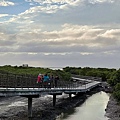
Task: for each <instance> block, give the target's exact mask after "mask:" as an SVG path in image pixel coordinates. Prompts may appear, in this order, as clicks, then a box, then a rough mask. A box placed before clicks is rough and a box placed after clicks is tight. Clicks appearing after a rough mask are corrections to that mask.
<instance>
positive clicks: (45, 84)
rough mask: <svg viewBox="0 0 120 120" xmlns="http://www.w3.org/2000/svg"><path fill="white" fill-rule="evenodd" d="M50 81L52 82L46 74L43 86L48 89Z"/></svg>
mask: <svg viewBox="0 0 120 120" xmlns="http://www.w3.org/2000/svg"><path fill="white" fill-rule="evenodd" d="M49 80H50V78H49V76H48V75H47V74H45V75H44V77H43V84H44V87H45V88H47V87H48V82H49Z"/></svg>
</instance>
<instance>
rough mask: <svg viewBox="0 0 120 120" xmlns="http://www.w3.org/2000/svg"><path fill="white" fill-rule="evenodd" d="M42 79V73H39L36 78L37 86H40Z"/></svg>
mask: <svg viewBox="0 0 120 120" xmlns="http://www.w3.org/2000/svg"><path fill="white" fill-rule="evenodd" d="M42 80H43V77H42V74H41V73H39V75H38V78H37V83H38V85H39V87H42Z"/></svg>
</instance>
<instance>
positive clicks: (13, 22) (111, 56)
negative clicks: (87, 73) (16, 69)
mask: <svg viewBox="0 0 120 120" xmlns="http://www.w3.org/2000/svg"><path fill="white" fill-rule="evenodd" d="M26 2H27V4H28V3H30V4H33V5H32V6H31V7H30V8H29V9H27V10H26V11H24V12H22V13H20V14H18V15H14V16H11V18H10V19H9V20H7V21H3V22H2V24H0V56H1V58H2V59H1V64H5V63H7V62H8V63H10V64H15V63H17V64H22V63H27V62H28V64H31V65H34V66H35V65H36V66H37V65H42V66H50V65H51V66H53V65H54V66H58V64H59V65H60V66H67V65H73V66H77V65H78V66H81V65H86V66H87V65H93V66H97V65H98V66H99V65H101V66H104V65H105V64H106V66H109V67H110V66H111V67H112V66H114V64H115V62H116V63H119V62H118V61H117V59H119V58H120V56H119V55H118V54H119V51H120V25H119V23H120V21H119V18H120V14H119V7H120V2H119V1H118V0H116V1H115V0H45V1H43V0H26ZM8 16H9V17H10V15H9V14H1V15H0V17H1V18H4V17H8ZM115 57H116V58H117V59H115ZM5 59H6V60H5ZM8 59H10V61H9V60H8ZM112 60H114V62H113V63H111V62H112ZM13 61H14V62H15V63H14V62H13ZM101 61H102V62H101ZM107 61H108V62H107ZM117 65H118V64H116V66H117Z"/></svg>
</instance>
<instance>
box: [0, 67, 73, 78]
mask: <svg viewBox="0 0 120 120" xmlns="http://www.w3.org/2000/svg"><path fill="white" fill-rule="evenodd" d="M0 71H2V72H8V73H13V74H20V75H32V76H35V77H37V76H38V74H39V73H41V74H46V73H47V74H48V75H49V76H50V75H54V76H56V75H58V76H59V77H60V79H61V80H70V77H71V76H70V73H68V72H65V71H62V70H52V69H49V68H41V67H22V66H11V65H5V66H0Z"/></svg>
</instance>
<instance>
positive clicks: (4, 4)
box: [0, 0, 15, 6]
mask: <svg viewBox="0 0 120 120" xmlns="http://www.w3.org/2000/svg"><path fill="white" fill-rule="evenodd" d="M13 5H15V4H14V3H13V2H10V1H4V0H3V1H0V6H13Z"/></svg>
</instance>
